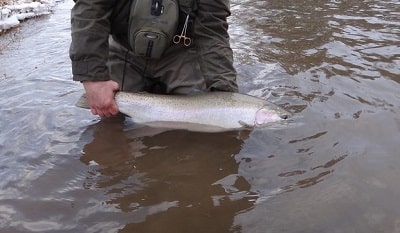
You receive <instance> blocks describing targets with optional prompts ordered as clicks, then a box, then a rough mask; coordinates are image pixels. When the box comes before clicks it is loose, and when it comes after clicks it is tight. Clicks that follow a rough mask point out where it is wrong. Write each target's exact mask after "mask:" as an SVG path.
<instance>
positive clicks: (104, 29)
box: [69, 0, 118, 81]
mask: <svg viewBox="0 0 400 233" xmlns="http://www.w3.org/2000/svg"><path fill="white" fill-rule="evenodd" d="M116 1H118V0H78V1H76V3H75V5H74V7H73V8H72V10H71V39H72V41H71V46H70V50H69V55H70V58H71V62H72V74H73V80H75V81H96V80H98V81H100V80H109V79H110V78H109V74H108V69H107V67H106V62H107V58H108V37H109V34H110V24H111V23H110V15H111V12H112V7H113V5H114V2H116Z"/></svg>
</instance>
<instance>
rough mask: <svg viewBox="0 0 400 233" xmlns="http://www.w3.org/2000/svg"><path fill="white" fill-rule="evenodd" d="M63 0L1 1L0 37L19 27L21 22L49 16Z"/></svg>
mask: <svg viewBox="0 0 400 233" xmlns="http://www.w3.org/2000/svg"><path fill="white" fill-rule="evenodd" d="M60 1H61V0H38V1H37V0H0V35H2V34H4V33H5V32H7V31H8V30H10V29H12V28H16V27H18V26H19V25H20V24H21V22H23V21H25V20H27V19H30V18H34V17H38V16H41V15H47V14H50V13H51V12H52V9H53V7H54V6H55V5H56V4H57V2H60Z"/></svg>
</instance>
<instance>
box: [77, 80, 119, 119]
mask: <svg viewBox="0 0 400 233" xmlns="http://www.w3.org/2000/svg"><path fill="white" fill-rule="evenodd" d="M83 86H84V88H85V91H86V96H87V98H88V102H89V105H90V110H91V111H92V114H93V115H99V116H100V117H110V116H114V115H117V114H118V106H117V103H116V102H115V99H114V97H115V92H116V91H118V88H119V87H118V83H117V82H115V81H113V80H108V81H84V82H83Z"/></svg>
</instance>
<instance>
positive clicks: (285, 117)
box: [280, 114, 289, 120]
mask: <svg viewBox="0 0 400 233" xmlns="http://www.w3.org/2000/svg"><path fill="white" fill-rule="evenodd" d="M280 117H281V118H282V119H284V120H286V119H288V118H289V115H288V114H282V115H281V116H280Z"/></svg>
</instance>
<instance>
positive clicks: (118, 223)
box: [0, 0, 400, 233]
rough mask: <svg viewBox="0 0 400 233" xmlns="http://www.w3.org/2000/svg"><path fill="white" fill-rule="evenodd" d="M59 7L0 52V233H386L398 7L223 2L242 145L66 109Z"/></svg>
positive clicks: (389, 227)
mask: <svg viewBox="0 0 400 233" xmlns="http://www.w3.org/2000/svg"><path fill="white" fill-rule="evenodd" d="M71 6H72V1H65V2H61V3H59V4H58V6H57V7H56V8H55V11H54V14H52V15H49V16H45V17H41V18H38V19H35V20H30V21H28V22H26V23H24V24H23V25H22V27H20V29H19V30H18V31H12V32H11V33H9V34H7V35H3V36H2V37H1V40H0V41H1V42H0V43H1V45H2V51H1V52H0V86H1V88H0V97H1V98H0V116H1V120H0V232H2V233H19V232H27V233H32V232H51V233H64V232H71V233H72V232H73V233H77V232H84V233H92V232H93V233H95V232H96V233H97V232H102V233H103V232H104V233H109V232H119V233H128V232H129V233H130V232H141V233H143V232H151V233H155V232H171V233H172V232H173V233H178V232H182V233H183V232H185V233H186V232H199V233H200V232H201V233H211V232H216V233H222V232H237V233H238V232H243V233H255V232H260V233H268V232H271V233H277V232H288V233H289V232H290V233H302V232H304V233H313V232H315V233H321V232H338V233H343V232H346V233H351V232H362V233H369V232H370V233H376V232H400V201H399V197H400V178H399V177H400V2H399V1H398V0H352V1H347V0H300V1H297V0H296V1H294V0H290V1H280V0H264V1H254V0H232V1H231V9H232V16H231V17H230V19H229V22H230V34H231V43H232V48H233V50H234V54H235V67H236V69H237V71H238V82H239V84H240V88H241V92H244V93H249V94H252V95H257V96H262V97H266V98H268V99H269V100H270V101H272V102H274V103H277V104H279V105H280V106H282V107H284V108H286V109H287V110H289V111H291V112H292V113H294V117H293V121H291V122H290V123H288V124H285V125H280V126H276V127H271V128H268V129H257V130H254V131H252V132H250V133H243V132H242V133H240V132H228V133H214V134H207V133H193V132H186V131H168V132H161V133H157V132H155V131H156V130H154V129H149V128H142V129H136V128H135V127H134V124H133V123H132V122H131V121H129V120H127V121H125V122H121V121H117V120H104V121H100V120H99V119H98V118H97V117H96V116H93V115H91V114H90V112H88V111H87V110H83V109H78V108H76V107H75V106H74V103H75V101H76V100H77V98H78V97H79V96H80V95H81V93H82V87H81V85H80V84H79V83H75V82H73V81H72V80H71V71H70V61H69V58H68V47H69V43H70V25H69V20H70V19H69V12H70V9H71Z"/></svg>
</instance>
